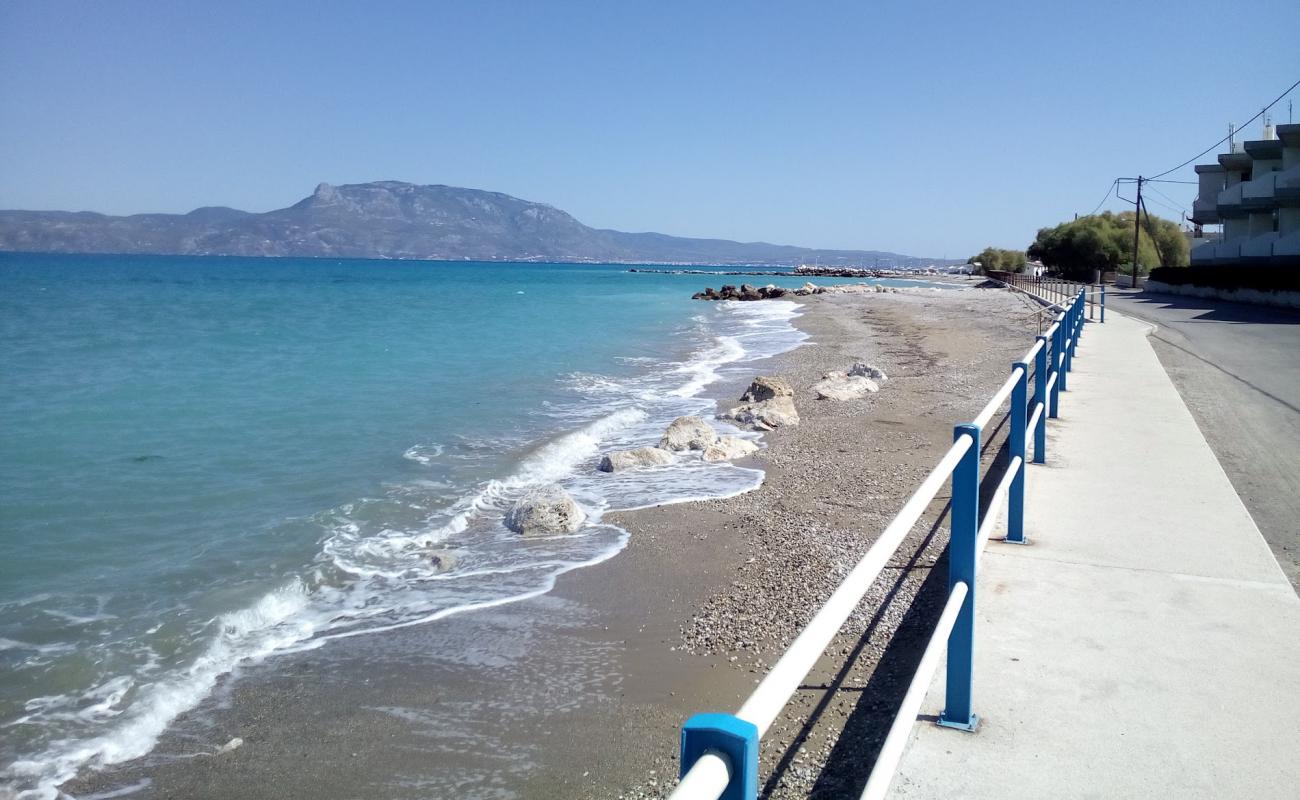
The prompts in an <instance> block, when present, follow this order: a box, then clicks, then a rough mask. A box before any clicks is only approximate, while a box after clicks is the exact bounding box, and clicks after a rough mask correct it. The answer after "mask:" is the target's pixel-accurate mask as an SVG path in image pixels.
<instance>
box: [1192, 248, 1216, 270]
mask: <svg viewBox="0 0 1300 800" xmlns="http://www.w3.org/2000/svg"><path fill="white" fill-rule="evenodd" d="M1218 244H1219V243H1218V242H1205V243H1204V244H1198V245H1196V246H1195V247H1193V248H1192V266H1193V267H1207V266H1209V265H1211V264H1213V263H1214V252H1215V248H1216V247H1217V246H1218Z"/></svg>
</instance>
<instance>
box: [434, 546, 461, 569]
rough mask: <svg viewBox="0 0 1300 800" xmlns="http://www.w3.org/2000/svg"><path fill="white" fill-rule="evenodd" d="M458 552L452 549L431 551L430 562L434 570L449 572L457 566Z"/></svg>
mask: <svg viewBox="0 0 1300 800" xmlns="http://www.w3.org/2000/svg"><path fill="white" fill-rule="evenodd" d="M456 561H457V558H456V554H455V553H454V552H452V551H451V550H432V551H430V552H429V564H430V566H432V567H433V570H434V572H438V573H443V572H449V571H451V570H453V569H455V568H456Z"/></svg>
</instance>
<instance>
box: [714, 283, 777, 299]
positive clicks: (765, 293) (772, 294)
mask: <svg viewBox="0 0 1300 800" xmlns="http://www.w3.org/2000/svg"><path fill="white" fill-rule="evenodd" d="M788 293H789V290H788V289H782V288H781V287H779V286H772V285H768V286H759V287H754V286H750V285H749V284H748V283H742V284H740V288H736V287H735V286H732V285H731V284H727V285H725V286H723V287H722V288H721V289H718V290H717V291H714V289H713V287H712V286H709V287H707V288H705V290H704V291H702V292H696V293H695V294H693V295H691V299H692V300H775V299H776V298H778V297H785V296H786V295H787V294H788Z"/></svg>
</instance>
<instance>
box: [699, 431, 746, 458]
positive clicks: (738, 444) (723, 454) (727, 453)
mask: <svg viewBox="0 0 1300 800" xmlns="http://www.w3.org/2000/svg"><path fill="white" fill-rule="evenodd" d="M757 452H758V445H756V444H754V443H753V442H751V441H749V440H748V439H741V438H740V437H739V436H720V437H718V441H717V443H716V444H711V445H709V446H708V447H706V448H704V452H703V453H701V454H700V458H702V459H704V460H705V461H732V460H734V459H737V458H744V457H745V456H749V455H753V454H754V453H757Z"/></svg>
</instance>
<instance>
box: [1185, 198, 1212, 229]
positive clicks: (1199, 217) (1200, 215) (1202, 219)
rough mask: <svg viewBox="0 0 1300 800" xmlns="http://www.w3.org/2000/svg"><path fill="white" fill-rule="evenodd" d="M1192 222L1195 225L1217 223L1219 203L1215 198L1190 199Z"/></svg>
mask: <svg viewBox="0 0 1300 800" xmlns="http://www.w3.org/2000/svg"><path fill="white" fill-rule="evenodd" d="M1191 220H1192V222H1194V223H1196V224H1197V225H1218V224H1219V204H1218V202H1217V201H1215V200H1202V199H1201V198H1199V197H1198V198H1196V199H1195V200H1193V201H1192V216H1191Z"/></svg>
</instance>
